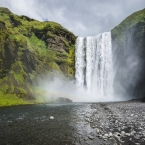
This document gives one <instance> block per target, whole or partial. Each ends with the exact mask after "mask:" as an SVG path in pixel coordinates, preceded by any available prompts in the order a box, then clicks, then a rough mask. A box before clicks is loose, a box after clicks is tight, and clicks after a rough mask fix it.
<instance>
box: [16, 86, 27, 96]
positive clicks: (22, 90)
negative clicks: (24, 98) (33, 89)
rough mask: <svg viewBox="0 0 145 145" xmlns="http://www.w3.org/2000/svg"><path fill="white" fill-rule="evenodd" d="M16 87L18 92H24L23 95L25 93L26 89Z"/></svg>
mask: <svg viewBox="0 0 145 145" xmlns="http://www.w3.org/2000/svg"><path fill="white" fill-rule="evenodd" d="M17 89H18V90H19V93H20V94H24V95H26V94H27V92H26V90H24V89H23V88H21V87H17Z"/></svg>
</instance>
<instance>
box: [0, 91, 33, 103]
mask: <svg viewBox="0 0 145 145" xmlns="http://www.w3.org/2000/svg"><path fill="white" fill-rule="evenodd" d="M20 104H32V102H28V101H26V100H23V99H21V98H18V97H17V96H16V94H5V93H3V92H0V106H12V105H20Z"/></svg>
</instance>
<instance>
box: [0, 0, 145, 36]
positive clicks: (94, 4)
mask: <svg viewBox="0 0 145 145" xmlns="http://www.w3.org/2000/svg"><path fill="white" fill-rule="evenodd" d="M0 6H1V7H7V8H9V9H10V10H11V11H12V12H13V13H15V14H18V15H26V16H29V17H31V18H34V19H37V20H40V21H44V20H48V21H55V22H57V23H60V24H61V25H62V26H64V27H65V28H67V29H68V30H70V31H72V32H73V33H74V34H75V35H77V36H94V35H97V34H99V33H102V32H106V31H110V30H111V29H112V28H114V27H115V26H116V25H118V24H119V23H120V22H121V21H122V20H123V19H125V18H126V17H127V16H129V15H130V14H132V13H133V12H135V11H138V10H141V9H143V8H145V0H0Z"/></svg>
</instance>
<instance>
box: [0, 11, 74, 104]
mask: <svg viewBox="0 0 145 145" xmlns="http://www.w3.org/2000/svg"><path fill="white" fill-rule="evenodd" d="M0 22H1V23H2V29H1V30H0V33H1V35H0V91H1V92H3V93H5V94H13V93H14V94H16V95H17V96H20V97H21V95H22V97H23V96H24V95H25V96H26V95H27V94H29V93H30V92H33V84H32V81H33V80H34V79H35V77H36V76H37V75H38V74H41V73H42V74H43V73H44V74H45V73H48V72H52V71H53V70H57V71H59V72H60V73H62V72H63V73H64V74H66V75H67V76H68V71H69V72H70V74H73V73H72V70H69V69H70V68H71V67H72V65H71V64H73V62H72V61H74V60H73V59H72V58H71V55H72V54H69V52H68V50H69V49H70V48H71V47H72V45H73V44H74V43H75V42H74V38H75V36H74V35H73V34H72V33H71V32H69V31H68V30H67V29H65V28H64V27H62V26H61V25H60V24H58V23H55V22H50V21H47V22H39V21H37V20H34V19H31V18H29V17H27V16H17V15H15V14H13V13H11V12H10V11H9V10H8V9H5V8H0ZM58 41H59V42H58ZM58 43H60V44H61V46H64V48H61V49H60V48H58V46H60V45H57V44H58ZM71 43H73V44H71ZM55 46H56V48H55ZM50 47H52V48H50ZM62 49H63V50H62ZM19 93H20V94H19ZM23 94H24V95H23ZM14 104H15V103H14Z"/></svg>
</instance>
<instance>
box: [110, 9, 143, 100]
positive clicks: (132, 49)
mask: <svg viewBox="0 0 145 145" xmlns="http://www.w3.org/2000/svg"><path fill="white" fill-rule="evenodd" d="M144 13H145V9H144V10H142V11H139V12H136V13H134V14H132V15H131V16H129V17H128V18H127V19H125V20H124V21H123V22H122V23H121V24H120V25H118V26H117V27H115V28H114V29H113V30H112V48H113V59H114V62H115V63H114V68H115V70H116V72H115V80H114V87H115V90H116V94H120V95H121V97H122V96H129V97H131V98H142V97H143V96H144V95H145V75H144V72H145V21H144V18H145V15H144Z"/></svg>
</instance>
